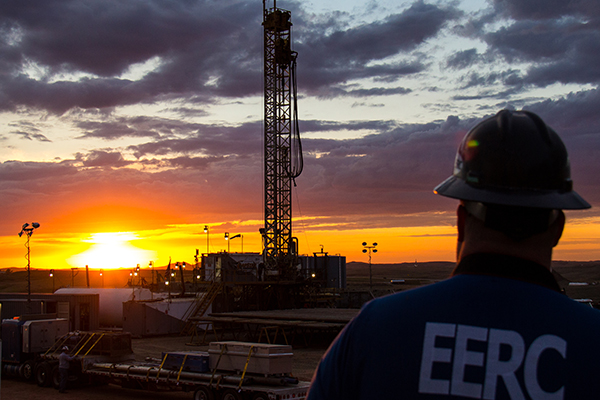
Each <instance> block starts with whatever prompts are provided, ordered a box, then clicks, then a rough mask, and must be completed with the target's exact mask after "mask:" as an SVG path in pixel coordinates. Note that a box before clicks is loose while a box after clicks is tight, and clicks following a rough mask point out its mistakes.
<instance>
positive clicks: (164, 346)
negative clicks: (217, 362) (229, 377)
mask: <svg viewBox="0 0 600 400" xmlns="http://www.w3.org/2000/svg"><path fill="white" fill-rule="evenodd" d="M189 342H190V337H186V336H162V337H153V338H143V339H133V341H132V347H133V352H134V354H135V356H136V359H137V360H139V361H143V360H144V359H145V358H146V357H152V358H161V356H162V352H163V351H206V350H207V349H208V345H204V346H189V345H187V344H186V343H189ZM326 350H327V349H326V345H325V344H323V345H317V346H316V347H315V346H313V347H310V348H297V349H296V348H295V349H294V360H293V369H292V374H293V375H294V376H295V377H297V378H298V379H300V380H305V381H309V380H310V379H311V377H312V374H313V372H314V370H315V368H316V366H317V364H318V362H319V359H320V358H321V356H322V355H323V353H324V352H325V351H326ZM54 399H57V400H58V399H77V400H100V399H102V400H105V399H111V400H119V399H129V400H131V399H133V400H135V399H144V400H171V399H172V400H179V399H187V400H190V399H193V393H184V392H150V391H145V390H134V389H124V388H121V387H119V386H115V385H104V386H93V387H78V388H72V389H69V390H67V393H64V394H61V393H58V391H57V390H56V389H52V388H42V387H38V386H37V385H36V384H35V383H30V382H24V381H22V380H20V379H16V378H14V379H13V378H6V377H4V376H2V382H1V386H0V400H54Z"/></svg>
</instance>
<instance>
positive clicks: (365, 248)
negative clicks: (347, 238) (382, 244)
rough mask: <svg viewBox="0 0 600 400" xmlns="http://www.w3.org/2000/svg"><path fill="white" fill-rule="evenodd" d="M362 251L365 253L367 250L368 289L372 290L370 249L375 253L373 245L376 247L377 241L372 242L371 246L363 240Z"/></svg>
mask: <svg viewBox="0 0 600 400" xmlns="http://www.w3.org/2000/svg"><path fill="white" fill-rule="evenodd" d="M362 245H363V247H364V248H363V253H366V252H367V250H368V251H369V290H370V291H372V290H373V273H372V270H371V251H373V253H377V249H376V248H375V247H377V243H373V245H372V246H368V245H367V242H363V243H362Z"/></svg>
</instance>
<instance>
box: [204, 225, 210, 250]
mask: <svg viewBox="0 0 600 400" xmlns="http://www.w3.org/2000/svg"><path fill="white" fill-rule="evenodd" d="M204 233H206V254H208V253H209V251H208V247H209V241H208V235H209V231H208V225H204Z"/></svg>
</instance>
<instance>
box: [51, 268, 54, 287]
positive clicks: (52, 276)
mask: <svg viewBox="0 0 600 400" xmlns="http://www.w3.org/2000/svg"><path fill="white" fill-rule="evenodd" d="M50 278H52V293H54V270H53V269H51V270H50Z"/></svg>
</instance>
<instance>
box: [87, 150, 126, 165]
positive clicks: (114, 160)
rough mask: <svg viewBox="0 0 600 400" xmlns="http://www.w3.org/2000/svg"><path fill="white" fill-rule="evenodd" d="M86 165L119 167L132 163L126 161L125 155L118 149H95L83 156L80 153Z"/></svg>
mask: <svg viewBox="0 0 600 400" xmlns="http://www.w3.org/2000/svg"><path fill="white" fill-rule="evenodd" d="M78 158H80V159H81V161H82V162H83V166H84V167H104V168H112V167H114V168H118V167H124V166H126V165H129V164H131V162H128V161H125V159H124V158H123V155H122V154H121V153H120V152H118V151H105V150H93V151H91V152H90V153H89V154H87V155H85V156H83V155H78Z"/></svg>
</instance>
